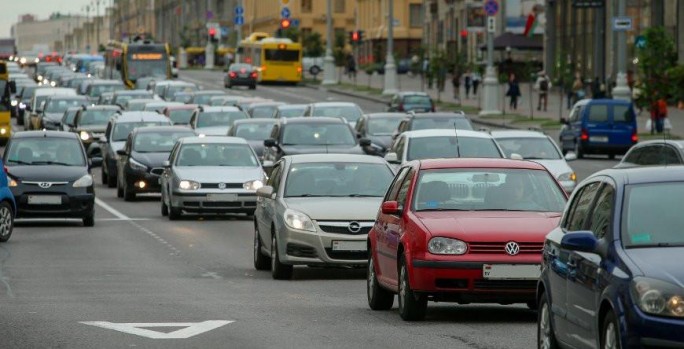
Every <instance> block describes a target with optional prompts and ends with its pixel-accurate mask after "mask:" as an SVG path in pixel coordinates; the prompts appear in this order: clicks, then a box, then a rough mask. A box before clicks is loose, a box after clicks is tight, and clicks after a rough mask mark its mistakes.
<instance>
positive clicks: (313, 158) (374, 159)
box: [283, 154, 387, 164]
mask: <svg viewBox="0 0 684 349" xmlns="http://www.w3.org/2000/svg"><path fill="white" fill-rule="evenodd" d="M283 158H285V159H287V161H289V162H290V163H293V164H301V163H308V162H363V163H368V164H386V163H387V162H386V161H385V159H383V158H381V157H379V156H373V155H360V154H359V155H357V154H302V155H288V156H283Z"/></svg>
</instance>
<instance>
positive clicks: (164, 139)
mask: <svg viewBox="0 0 684 349" xmlns="http://www.w3.org/2000/svg"><path fill="white" fill-rule="evenodd" d="M194 135H195V134H194V133H193V132H187V131H182V132H159V133H153V132H144V133H138V134H137V135H136V137H135V140H134V141H133V149H132V150H133V151H136V152H138V153H165V152H170V151H171V149H173V146H174V144H176V141H177V140H178V139H180V138H183V137H192V136H194Z"/></svg>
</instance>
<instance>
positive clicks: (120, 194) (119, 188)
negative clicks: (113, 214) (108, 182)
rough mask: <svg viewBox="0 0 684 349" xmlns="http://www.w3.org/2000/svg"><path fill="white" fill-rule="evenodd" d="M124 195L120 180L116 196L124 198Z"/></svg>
mask: <svg viewBox="0 0 684 349" xmlns="http://www.w3.org/2000/svg"><path fill="white" fill-rule="evenodd" d="M123 196H124V191H123V188H122V187H121V185H119V181H116V197H117V198H122V197H123Z"/></svg>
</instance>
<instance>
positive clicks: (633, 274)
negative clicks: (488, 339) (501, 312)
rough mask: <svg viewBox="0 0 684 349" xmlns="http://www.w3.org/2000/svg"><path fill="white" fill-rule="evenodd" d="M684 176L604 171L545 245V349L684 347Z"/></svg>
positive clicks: (541, 329)
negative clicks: (683, 204) (683, 201)
mask: <svg viewBox="0 0 684 349" xmlns="http://www.w3.org/2000/svg"><path fill="white" fill-rule="evenodd" d="M683 197H684V167H681V166H670V167H639V168H623V169H609V170H604V171H600V172H598V173H596V174H594V175H592V176H590V177H589V178H587V179H586V180H584V181H583V182H582V183H581V184H580V185H579V186H578V187H577V189H575V192H574V193H573V195H572V197H571V199H570V201H569V203H568V205H567V206H566V208H565V212H564V214H563V218H562V219H561V221H560V225H559V226H558V227H557V228H556V229H554V230H553V231H551V232H550V233H549V235H547V237H546V242H545V244H544V250H543V257H542V273H541V277H540V281H539V283H538V289H537V305H538V308H539V313H538V321H537V334H538V348H547V349H551V348H559V347H564V348H568V347H569V348H682V347H684V268H683V267H682V265H683V264H682V263H683V262H682V256H684V230H682V227H684V214H683V213H684V211H683V210H682V205H681V200H682V198H683Z"/></svg>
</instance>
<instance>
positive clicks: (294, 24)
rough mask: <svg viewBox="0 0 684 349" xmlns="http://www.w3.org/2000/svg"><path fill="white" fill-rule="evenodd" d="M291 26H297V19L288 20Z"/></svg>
mask: <svg viewBox="0 0 684 349" xmlns="http://www.w3.org/2000/svg"><path fill="white" fill-rule="evenodd" d="M290 24H292V26H293V27H299V20H298V19H293V20H292V22H290Z"/></svg>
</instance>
